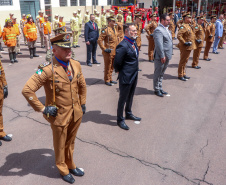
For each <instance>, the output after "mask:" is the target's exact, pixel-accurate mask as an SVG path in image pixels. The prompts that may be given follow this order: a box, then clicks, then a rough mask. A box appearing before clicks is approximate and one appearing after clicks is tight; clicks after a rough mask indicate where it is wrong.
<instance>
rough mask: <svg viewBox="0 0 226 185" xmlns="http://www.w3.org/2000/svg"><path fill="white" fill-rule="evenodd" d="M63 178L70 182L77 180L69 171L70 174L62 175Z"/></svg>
mask: <svg viewBox="0 0 226 185" xmlns="http://www.w3.org/2000/svg"><path fill="white" fill-rule="evenodd" d="M62 179H63V180H64V181H66V182H68V183H70V184H73V183H74V182H75V179H74V177H72V175H71V174H70V173H69V174H68V175H65V176H62Z"/></svg>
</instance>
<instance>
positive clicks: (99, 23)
mask: <svg viewBox="0 0 226 185" xmlns="http://www.w3.org/2000/svg"><path fill="white" fill-rule="evenodd" d="M95 23H97V26H98V31H99V34H100V32H101V20H100V12H96V17H95Z"/></svg>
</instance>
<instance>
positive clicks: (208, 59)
mask: <svg viewBox="0 0 226 185" xmlns="http://www.w3.org/2000/svg"><path fill="white" fill-rule="evenodd" d="M204 60H206V61H210V60H212V59H211V58H207V59H204Z"/></svg>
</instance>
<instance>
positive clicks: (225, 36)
mask: <svg viewBox="0 0 226 185" xmlns="http://www.w3.org/2000/svg"><path fill="white" fill-rule="evenodd" d="M225 38H226V33H223V36H222V37H221V39H220V42H219V44H218V48H223V44H224V40H225Z"/></svg>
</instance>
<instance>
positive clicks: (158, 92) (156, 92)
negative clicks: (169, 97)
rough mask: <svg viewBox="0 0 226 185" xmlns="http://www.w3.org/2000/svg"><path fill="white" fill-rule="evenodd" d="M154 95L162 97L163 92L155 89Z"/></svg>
mask: <svg viewBox="0 0 226 185" xmlns="http://www.w3.org/2000/svg"><path fill="white" fill-rule="evenodd" d="M155 95H157V96H159V97H164V96H163V94H162V93H161V92H160V91H155Z"/></svg>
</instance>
